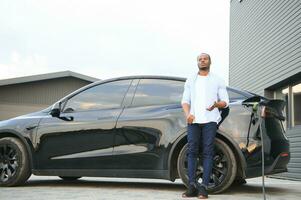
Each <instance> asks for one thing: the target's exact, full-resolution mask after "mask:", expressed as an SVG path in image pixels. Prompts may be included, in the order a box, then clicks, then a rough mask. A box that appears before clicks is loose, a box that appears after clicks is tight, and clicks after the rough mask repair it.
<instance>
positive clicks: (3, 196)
mask: <svg viewBox="0 0 301 200" xmlns="http://www.w3.org/2000/svg"><path fill="white" fill-rule="evenodd" d="M247 181H248V183H247V184H245V185H242V186H232V187H231V188H229V189H228V190H227V191H226V192H225V193H223V194H217V195H210V196H209V199H212V200H214V199H219V200H227V199H231V200H247V199H263V198H262V193H261V192H262V189H261V178H255V179H248V180H247ZM184 190H185V187H184V186H183V184H182V183H181V181H180V180H178V181H176V182H175V183H172V182H169V181H165V180H154V179H121V178H118V179H117V178H86V177H84V178H82V179H79V180H78V181H71V182H66V181H63V180H61V179H60V178H58V177H41V176H31V178H30V179H29V181H28V182H27V183H26V184H25V185H23V186H19V187H10V188H0V200H19V199H22V200H23V199H24V200H41V199H47V200H61V199H62V200H68V199H70V200H71V199H72V200H75V199H80V200H142V199H143V200H148V199H158V200H169V199H175V200H180V199H183V198H181V194H182V192H183V191H184ZM266 193H267V199H269V200H278V199H279V200H280V199H285V200H297V199H301V182H298V181H287V180H281V179H274V178H266ZM189 199H197V198H189Z"/></svg>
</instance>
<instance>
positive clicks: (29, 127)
mask: <svg viewBox="0 0 301 200" xmlns="http://www.w3.org/2000/svg"><path fill="white" fill-rule="evenodd" d="M37 127H38V126H28V127H26V130H28V131H30V130H32V129H35V128H37Z"/></svg>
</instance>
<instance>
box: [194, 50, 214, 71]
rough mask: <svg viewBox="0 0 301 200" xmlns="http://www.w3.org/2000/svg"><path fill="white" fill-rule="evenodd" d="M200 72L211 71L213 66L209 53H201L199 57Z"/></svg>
mask: <svg viewBox="0 0 301 200" xmlns="http://www.w3.org/2000/svg"><path fill="white" fill-rule="evenodd" d="M197 61H198V67H199V70H204V71H209V69H210V65H211V58H210V55H209V54H207V53H201V54H200V55H199V56H198V57H197Z"/></svg>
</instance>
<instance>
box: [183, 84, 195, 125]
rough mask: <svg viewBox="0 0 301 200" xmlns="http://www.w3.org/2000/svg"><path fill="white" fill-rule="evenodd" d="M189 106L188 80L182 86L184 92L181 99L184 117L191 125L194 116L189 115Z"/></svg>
mask: <svg viewBox="0 0 301 200" xmlns="http://www.w3.org/2000/svg"><path fill="white" fill-rule="evenodd" d="M190 104H191V92H190V83H189V79H187V80H186V82H185V86H184V92H183V97H182V108H183V111H184V113H185V116H186V120H187V123H188V124H191V123H192V122H193V120H194V116H193V115H191V114H190Z"/></svg>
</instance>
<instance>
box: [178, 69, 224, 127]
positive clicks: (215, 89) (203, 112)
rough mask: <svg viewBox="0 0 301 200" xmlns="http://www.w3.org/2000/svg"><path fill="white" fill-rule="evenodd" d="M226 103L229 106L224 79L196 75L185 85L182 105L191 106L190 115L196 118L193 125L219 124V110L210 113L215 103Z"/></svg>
mask: <svg viewBox="0 0 301 200" xmlns="http://www.w3.org/2000/svg"><path fill="white" fill-rule="evenodd" d="M217 101H225V102H226V104H227V105H226V106H228V105H229V97H228V93H227V90H226V85H225V83H224V81H223V80H222V79H220V78H219V77H218V76H216V75H214V74H212V73H211V72H210V73H209V74H208V75H207V76H200V75H198V74H194V75H193V76H192V77H190V78H188V79H187V80H186V83H185V88H184V93H183V98H182V104H183V103H187V104H189V105H190V114H192V115H194V116H195V120H194V121H193V123H208V122H216V123H219V122H220V120H221V116H220V112H219V110H218V108H214V109H213V110H212V111H208V110H207V108H209V107H210V106H212V105H213V104H214V102H217Z"/></svg>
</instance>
